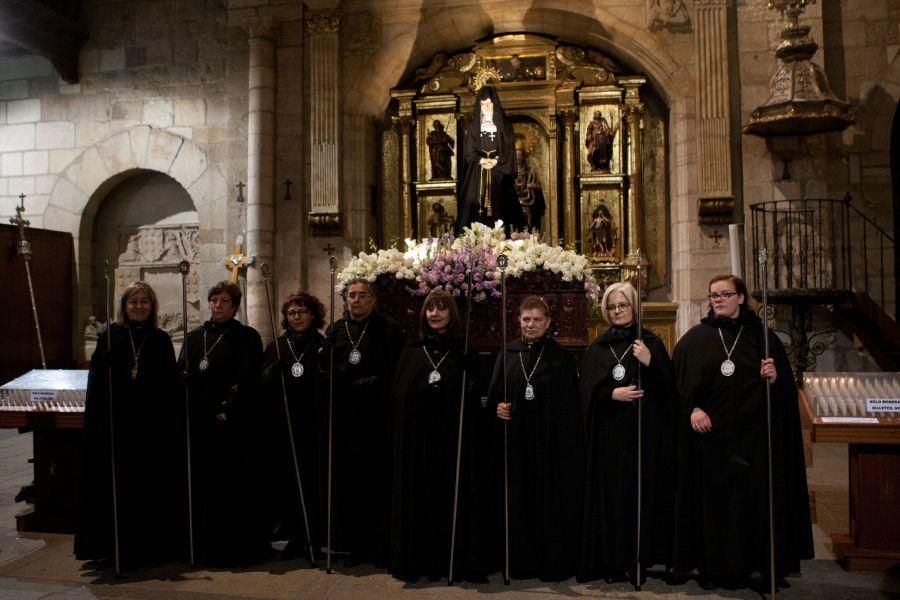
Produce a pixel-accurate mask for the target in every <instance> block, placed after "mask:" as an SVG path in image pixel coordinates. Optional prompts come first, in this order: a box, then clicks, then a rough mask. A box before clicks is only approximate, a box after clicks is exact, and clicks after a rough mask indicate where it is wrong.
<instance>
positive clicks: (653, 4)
mask: <svg viewBox="0 0 900 600" xmlns="http://www.w3.org/2000/svg"><path fill="white" fill-rule="evenodd" d="M646 9H647V28H648V29H649V30H650V31H660V30H663V29H664V30H666V31H671V32H673V33H689V32H690V31H691V15H690V14H689V13H688V9H687V4H686V3H685V0H646Z"/></svg>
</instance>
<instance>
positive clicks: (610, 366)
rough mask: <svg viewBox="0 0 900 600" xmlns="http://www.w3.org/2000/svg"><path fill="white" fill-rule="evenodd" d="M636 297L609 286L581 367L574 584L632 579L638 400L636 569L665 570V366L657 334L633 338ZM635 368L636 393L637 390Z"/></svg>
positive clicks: (669, 385)
mask: <svg viewBox="0 0 900 600" xmlns="http://www.w3.org/2000/svg"><path fill="white" fill-rule="evenodd" d="M635 306H637V292H636V291H635V289H634V287H633V286H632V285H631V284H630V283H614V284H612V285H610V286H609V287H608V288H606V292H605V293H604V294H603V302H602V307H603V309H604V311H603V318H604V319H605V320H606V322H607V323H608V324H609V329H607V330H606V331H605V332H603V334H602V335H601V336H600V337H598V338H597V339H596V340H595V341H594V343H593V344H591V345H590V346H589V347H588V349H587V351H586V352H585V355H584V361H583V362H582V365H581V381H580V389H581V406H582V410H583V412H584V422H585V429H586V432H587V448H588V452H587V473H588V475H587V488H586V490H585V509H584V514H585V521H584V538H583V544H582V551H581V568H580V570H579V579H580V580H583V581H587V580H591V579H596V578H597V577H598V576H603V577H605V578H606V581H607V582H609V583H612V582H614V581H622V580H624V579H625V573H626V572H627V573H629V575H628V579H630V580H633V576H634V570H635V567H636V564H635V561H636V558H637V553H636V551H635V550H636V549H635V545H636V538H637V518H636V516H637V468H636V465H637V413H638V411H637V400H638V399H639V398H643V401H642V402H643V405H642V410H641V412H642V424H643V430H642V441H643V448H642V454H643V456H642V459H643V460H642V465H643V477H642V482H643V485H642V489H641V496H642V501H641V506H642V510H641V566H642V568H646V567H649V566H652V565H655V564H661V565H666V566H668V565H669V564H671V540H672V516H673V515H672V513H673V508H674V489H675V457H674V453H675V436H674V433H675V419H676V416H677V407H676V405H675V402H676V400H675V393H674V375H673V369H672V361H671V360H670V359H669V353H668V352H667V351H666V347H665V345H663V342H662V340H660V339H659V337H658V336H656V334H654V333H653V332H651V331H648V330H646V329H644V330H643V331H642V332H641V339H636V335H635V334H636V331H635V330H636V328H637V325H636V316H635ZM638 363H640V369H641V388H642V389H641V390H639V389H637V385H636V383H637V376H638V368H639V367H638Z"/></svg>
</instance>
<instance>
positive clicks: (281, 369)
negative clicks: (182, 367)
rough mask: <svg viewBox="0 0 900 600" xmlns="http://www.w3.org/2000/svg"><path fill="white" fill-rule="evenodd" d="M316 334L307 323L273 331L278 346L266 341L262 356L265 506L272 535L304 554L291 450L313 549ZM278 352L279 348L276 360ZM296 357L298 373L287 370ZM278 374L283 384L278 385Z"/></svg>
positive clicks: (316, 521)
mask: <svg viewBox="0 0 900 600" xmlns="http://www.w3.org/2000/svg"><path fill="white" fill-rule="evenodd" d="M288 340H290V345H289V344H288ZM322 340H323V337H322V334H321V333H319V332H318V331H316V330H315V329H313V328H311V327H310V328H309V329H307V330H306V331H304V332H301V333H296V332H284V333H282V334H281V335H280V336H279V337H278V340H277V342H278V350H277V351H276V347H275V342H272V343H270V344H269V345H268V347H266V351H265V354H264V356H263V390H264V395H265V398H266V402H267V407H268V411H269V413H268V427H269V436H268V439H269V452H270V455H269V459H268V460H267V461H266V463H267V464H268V465H269V467H270V469H271V471H270V473H271V474H270V477H269V481H270V486H269V489H270V490H271V493H272V502H271V503H270V504H269V506H271V507H272V512H271V514H270V515H269V516H270V519H269V520H270V523H271V526H272V531H273V537H274V539H276V540H284V539H287V540H290V545H291V547H292V552H294V553H297V552H299V553H300V554H301V555H304V554H303V552H304V548H305V542H306V528H305V526H304V523H303V509H302V506H301V503H300V490H299V489H298V488H297V474H296V472H295V470H294V456H293V452H296V458H297V466H298V467H299V470H300V483H301V485H302V486H303V500H304V503H305V505H306V517H307V521H308V523H309V530H310V531H309V533H310V538H311V541H312V544H313V548H315V549H316V550H317V551H318V549H319V548H320V547H321V546H323V545H324V543H323V537H322V528H321V517H320V511H319V508H320V501H321V500H320V498H321V494H320V491H319V485H320V477H319V462H320V457H319V450H320V445H319V441H320V440H319V431H318V428H319V422H320V419H321V414H320V406H319V397H318V387H319V382H320V378H319V348H321V346H322ZM292 350H293V352H292ZM278 352H280V353H281V360H280V361H279V360H278ZM297 362H299V363H300V364H301V365H302V367H303V372H302V374H301V375H300V376H299V377H296V376H295V375H294V373H293V372H292V369H293V368H294V364H295V363H297ZM282 379H283V380H284V388H282V387H281V382H282ZM284 390H286V392H287V399H288V408H287V410H288V411H289V412H290V425H291V431H292V432H293V442H294V444H293V449H292V446H291V437H290V435H289V429H288V417H287V415H286V414H285V405H284ZM304 556H305V555H304Z"/></svg>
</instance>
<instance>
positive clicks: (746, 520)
mask: <svg viewBox="0 0 900 600" xmlns="http://www.w3.org/2000/svg"><path fill="white" fill-rule="evenodd" d="M741 326H743V332H742V333H741V334H740V340H739V341H738V343H737V345H736V346H735V349H734V352H733V354H732V355H731V360H732V361H733V362H734V364H735V366H736V369H735V372H734V374H733V375H732V376H731V377H725V376H724V375H722V373H721V372H720V365H721V364H722V362H723V361H724V360H725V358H726V353H725V349H724V347H723V343H722V340H721V339H720V338H719V332H718V328H719V327H721V329H722V334H723V337H724V340H725V344H728V347H729V348H731V345H732V344H733V343H734V340H735V338H736V336H737V335H738V331H739V329H740V327H741ZM762 336H763V327H762V323H761V321H760V320H759V319H758V318H757V317H756V316H755V315H753V314H752V313H748V314H746V315H743V316H741V317H739V318H738V319H737V320H732V319H715V318H713V317H711V316H710V317H706V318H704V319H703V320H702V321H701V323H700V324H699V325H697V326H696V327H693V328H692V329H691V330H690V331H688V332H687V333H686V334H685V335H684V337H682V338H681V340H679V342H678V344H677V345H676V346H675V352H674V362H675V376H676V385H677V389H678V393H679V396H680V399H681V415H680V416H679V425H678V432H679V440H678V487H677V491H676V494H677V495H676V506H675V514H676V517H675V518H676V520H675V539H674V565H675V568H676V569H677V570H678V571H685V572H686V571H690V570H692V569H694V568H697V569H699V570H700V573H701V574H702V575H704V576H706V577H708V578H709V579H711V580H713V581H718V582H731V583H738V584H740V583H743V582H745V581H746V578H747V577H748V576H749V575H750V574H751V573H752V572H754V571H758V572H760V573H762V574H764V576H766V577H768V574H769V549H768V547H769V525H768V523H769V520H768V475H767V473H768V463H767V441H766V438H767V436H766V384H765V381H764V380H763V379H762V378H761V377H760V375H759V371H760V361H761V360H762V358H763V354H764V352H763V350H764V347H763V337H762ZM769 347H770V349H771V355H772V357H773V358H774V359H775V367H776V369H777V371H778V378H777V380H776V381H775V383H774V384H773V385H772V424H773V427H772V429H773V435H772V446H773V457H774V460H773V481H774V500H775V510H774V514H775V535H776V538H775V548H776V553H775V554H776V565H775V570H776V576H777V577H779V578H780V577H784V576H785V575H787V574H788V573H792V572H797V571H799V569H800V560H802V559H809V558H812V557H813V545H812V528H811V525H810V514H809V496H808V493H807V486H806V469H805V464H804V459H803V442H802V439H801V431H800V413H799V406H798V400H797V388H796V386H795V384H794V379H793V376H792V374H791V373H792V372H791V366H790V363H789V362H788V358H787V354H786V353H785V351H784V346H782V344H781V341H780V340H779V339H778V336H776V335H775V333H774V332H771V331H770V332H769ZM694 408H700V409H702V410H704V411H705V412H706V413H707V414H708V415H709V417H710V420H711V421H712V431H710V432H709V433H705V434H700V433H697V432H695V431H694V430H693V429H692V428H691V424H690V415H691V412H692V411H693V409H694Z"/></svg>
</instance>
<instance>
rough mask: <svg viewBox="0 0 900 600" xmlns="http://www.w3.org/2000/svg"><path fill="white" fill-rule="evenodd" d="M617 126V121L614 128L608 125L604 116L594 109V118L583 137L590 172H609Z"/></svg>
mask: <svg viewBox="0 0 900 600" xmlns="http://www.w3.org/2000/svg"><path fill="white" fill-rule="evenodd" d="M618 128H619V124H618V123H616V126H615V128H613V127H610V125H609V121H607V120H606V117H604V116H603V114H602V113H601V112H600V111H599V110H597V111H594V120H593V121H591V122H590V123H589V124H588V126H587V134H586V135H585V138H584V145H585V147H586V148H587V159H588V162H589V163H590V165H591V172H595V171H596V172H600V173H609V170H610V165H611V164H612V156H613V140H614V139H615V137H616V130H617V129H618Z"/></svg>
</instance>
